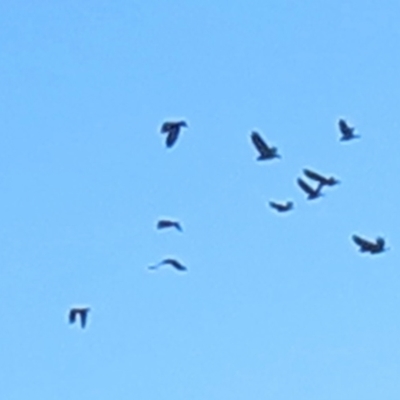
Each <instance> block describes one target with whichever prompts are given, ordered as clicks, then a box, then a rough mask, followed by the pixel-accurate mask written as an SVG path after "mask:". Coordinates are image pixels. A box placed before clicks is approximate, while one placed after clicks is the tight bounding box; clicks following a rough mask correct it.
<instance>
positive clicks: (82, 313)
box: [68, 307, 90, 328]
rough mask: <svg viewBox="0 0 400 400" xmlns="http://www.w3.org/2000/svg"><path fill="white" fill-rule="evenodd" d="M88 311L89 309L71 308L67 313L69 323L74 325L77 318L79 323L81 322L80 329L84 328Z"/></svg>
mask: <svg viewBox="0 0 400 400" xmlns="http://www.w3.org/2000/svg"><path fill="white" fill-rule="evenodd" d="M89 311H90V308H89V307H74V308H71V310H70V311H69V315H68V319H69V323H70V324H74V323H75V322H76V318H77V316H79V318H80V321H81V327H82V328H85V326H86V321H87V315H88V312H89Z"/></svg>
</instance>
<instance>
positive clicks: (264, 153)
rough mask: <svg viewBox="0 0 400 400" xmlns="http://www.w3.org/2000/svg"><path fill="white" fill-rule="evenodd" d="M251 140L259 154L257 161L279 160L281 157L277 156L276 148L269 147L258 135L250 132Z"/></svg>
mask: <svg viewBox="0 0 400 400" xmlns="http://www.w3.org/2000/svg"><path fill="white" fill-rule="evenodd" d="M251 140H252V142H253V144H254V146H255V147H256V149H257V150H258V152H259V156H258V157H257V160H258V161H262V160H272V159H273V158H281V156H280V155H279V154H278V149H277V148H276V147H269V146H268V145H267V143H265V141H264V139H263V138H262V137H261V136H260V134H259V133H257V132H252V133H251Z"/></svg>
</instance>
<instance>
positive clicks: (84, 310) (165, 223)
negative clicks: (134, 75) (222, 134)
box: [68, 119, 388, 328]
mask: <svg viewBox="0 0 400 400" xmlns="http://www.w3.org/2000/svg"><path fill="white" fill-rule="evenodd" d="M187 127H188V124H187V123H186V121H177V122H171V121H168V122H164V123H163V124H162V126H161V133H162V134H165V135H166V139H165V144H166V147H167V148H171V147H172V146H173V145H174V144H175V143H176V141H177V140H178V137H179V134H180V131H181V129H182V128H187ZM338 127H339V131H340V134H341V137H340V141H349V140H353V139H356V138H359V137H360V136H359V135H356V134H355V133H354V131H355V128H354V127H350V126H349V125H348V124H347V122H346V121H345V120H343V119H340V120H339V122H338ZM251 141H252V143H253V144H254V146H255V148H256V149H257V151H258V153H259V154H258V157H257V160H258V161H264V160H272V159H274V158H281V156H280V155H279V154H278V149H277V148H276V147H270V146H268V144H267V143H266V142H265V141H264V139H263V138H262V137H261V135H260V134H259V133H258V132H254V131H253V132H252V133H251ZM303 173H304V175H305V177H307V178H308V179H309V180H311V181H312V182H315V183H316V186H315V187H313V186H311V184H309V183H307V182H306V181H305V180H304V179H303V178H297V184H298V185H299V187H300V188H301V189H302V190H303V191H304V192H305V194H306V195H307V199H308V200H314V199H317V198H319V197H321V196H323V193H322V189H323V188H324V187H326V186H334V185H337V184H338V183H340V181H339V180H338V179H336V178H334V177H329V178H327V177H326V176H324V175H322V174H320V173H318V172H315V171H312V170H310V169H304V170H303ZM269 205H270V207H271V208H273V209H274V210H276V211H277V212H279V213H284V212H288V211H290V210H292V209H293V207H294V203H293V202H292V201H287V202H285V203H282V202H276V201H270V202H269ZM156 227H157V229H159V230H160V229H171V228H172V229H176V230H177V231H179V232H182V231H183V229H182V225H181V224H180V222H178V221H173V220H169V219H161V220H159V221H158V222H157V225H156ZM352 240H353V241H354V243H355V244H356V245H357V246H358V247H359V251H360V252H362V253H370V254H378V253H382V252H384V251H386V250H388V248H385V240H384V238H382V237H377V238H376V239H375V241H373V240H368V239H365V238H362V237H360V236H358V235H355V234H354V235H352ZM164 265H166V266H171V267H173V268H175V269H176V270H177V271H180V272H184V271H187V267H186V266H184V265H183V264H182V263H181V262H180V261H178V260H176V259H175V258H166V259H164V260H162V261H160V262H159V263H158V264H155V265H151V266H149V267H148V268H149V269H150V270H156V269H158V268H160V267H161V266H164ZM89 311H90V308H89V307H73V308H71V309H70V310H69V314H68V318H69V322H70V323H71V324H73V323H76V322H77V317H79V320H80V326H81V328H85V326H86V323H87V317H88V313H89Z"/></svg>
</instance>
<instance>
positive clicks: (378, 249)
mask: <svg viewBox="0 0 400 400" xmlns="http://www.w3.org/2000/svg"><path fill="white" fill-rule="evenodd" d="M352 239H353V241H354V243H356V244H357V245H358V246H359V247H360V251H361V252H362V253H365V252H367V253H371V254H377V253H382V252H383V251H386V250H387V249H385V239H383V238H381V237H377V238H376V240H375V242H371V241H370V240H367V239H363V238H361V237H360V236H357V235H353V236H352Z"/></svg>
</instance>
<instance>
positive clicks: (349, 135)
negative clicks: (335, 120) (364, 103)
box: [339, 119, 360, 141]
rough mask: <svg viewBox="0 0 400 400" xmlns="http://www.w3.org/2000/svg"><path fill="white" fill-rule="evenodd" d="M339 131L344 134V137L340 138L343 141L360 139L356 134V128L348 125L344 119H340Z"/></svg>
mask: <svg viewBox="0 0 400 400" xmlns="http://www.w3.org/2000/svg"><path fill="white" fill-rule="evenodd" d="M339 130H340V133H341V134H342V137H341V138H340V140H341V141H346V140H351V139H356V138H359V137H360V136H359V135H355V134H354V130H355V128H354V127H350V126H349V125H347V122H346V121H345V120H344V119H339Z"/></svg>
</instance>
